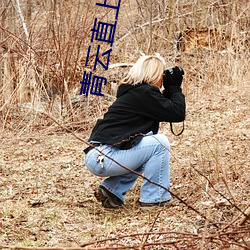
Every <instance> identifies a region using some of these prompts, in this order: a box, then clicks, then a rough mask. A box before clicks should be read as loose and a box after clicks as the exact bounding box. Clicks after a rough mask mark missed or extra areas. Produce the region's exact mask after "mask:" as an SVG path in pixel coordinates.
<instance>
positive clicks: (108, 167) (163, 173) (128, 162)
mask: <svg viewBox="0 0 250 250" xmlns="http://www.w3.org/2000/svg"><path fill="white" fill-rule="evenodd" d="M97 148H98V150H100V151H101V152H102V153H103V154H104V155H107V156H108V157H110V158H112V159H114V160H115V161H116V162H118V163H120V164H121V165H123V166H125V167H127V168H129V169H132V170H134V171H136V172H137V173H140V174H144V176H145V177H146V178H147V179H149V180H150V181H153V182H156V183H158V184H160V185H161V186H163V187H165V188H167V189H169V188H170V168H169V159H170V154H169V148H170V145H169V142H168V139H167V137H166V136H164V135H162V134H156V135H146V136H145V137H143V138H142V140H141V141H140V142H139V143H138V144H137V145H135V146H134V147H132V148H130V149H127V150H120V149H117V148H115V147H110V146H107V145H101V146H99V147H97ZM100 155H101V153H100V152H98V151H97V150H96V149H92V150H91V151H89V152H88V153H87V155H85V164H86V166H87V168H88V169H89V171H90V172H92V173H93V174H94V175H97V176H102V177H108V178H106V179H104V180H103V181H102V183H101V184H100V185H101V186H104V187H106V188H107V189H108V190H109V191H110V192H111V193H113V194H114V195H116V196H117V197H118V198H120V199H121V201H122V202H124V195H125V194H126V192H127V191H128V190H129V189H130V188H131V187H132V186H133V185H134V183H135V181H136V179H137V178H138V175H137V174H134V173H131V172H129V171H128V170H126V169H124V168H122V167H121V166H119V165H118V164H117V163H114V162H113V161H112V160H111V159H109V158H107V157H105V156H104V159H103V164H100V161H98V157H99V156H100ZM168 200H170V194H169V192H167V191H166V190H165V189H163V188H161V187H159V186H156V185H154V184H152V183H150V182H149V181H147V180H144V181H143V183H142V186H141V190H140V202H145V203H157V202H164V201H168Z"/></svg>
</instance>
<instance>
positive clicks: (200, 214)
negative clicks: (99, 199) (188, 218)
mask: <svg viewBox="0 0 250 250" xmlns="http://www.w3.org/2000/svg"><path fill="white" fill-rule="evenodd" d="M41 114H43V115H45V116H47V117H48V118H50V119H51V120H53V121H54V122H55V123H56V124H58V125H59V126H60V127H61V128H63V129H65V130H66V131H68V132H69V133H71V134H72V135H73V136H74V137H75V138H77V139H78V140H80V141H81V142H84V143H85V144H87V145H89V146H91V147H93V145H92V144H91V143H89V142H87V141H86V140H84V139H83V138H81V137H79V136H78V135H76V134H75V133H74V132H73V131H71V130H70V129H69V128H67V127H65V126H63V125H62V124H60V123H59V122H58V121H57V120H56V119H55V118H54V117H52V116H51V115H49V114H48V113H45V112H41ZM154 138H155V139H156V140H157V141H159V140H158V139H157V138H156V137H154ZM163 146H164V145H163ZM165 148H166V147H165ZM95 149H96V150H97V151H98V152H99V153H101V154H102V155H103V156H105V157H107V158H108V159H110V160H111V161H113V162H114V163H116V164H117V165H119V166H120V167H122V168H124V169H126V170H127V171H129V172H131V173H133V174H136V175H138V176H139V177H141V178H142V179H144V180H146V181H148V182H149V183H151V184H153V185H156V186H158V187H160V188H162V189H164V190H166V191H168V192H169V193H170V194H171V195H172V196H174V197H175V198H176V199H178V200H179V201H180V202H181V203H183V204H185V206H187V207H188V208H190V209H191V210H193V211H194V212H196V213H197V214H198V215H199V216H201V217H202V218H203V219H205V220H207V221H209V222H210V223H211V224H214V225H215V226H216V227H218V226H217V225H216V224H215V223H214V222H213V221H210V220H209V219H208V218H207V217H206V216H205V215H204V214H203V213H201V212H199V211H198V210H197V209H196V208H194V207H193V206H191V205H189V204H188V203H187V202H186V201H184V200H183V199H182V198H180V197H179V196H177V195H176V194H175V193H173V192H172V191H170V190H169V189H168V188H166V187H163V186H162V185H160V184H159V183H156V182H154V181H151V180H150V179H148V178H147V177H145V176H143V175H142V174H140V173H138V172H136V171H134V170H132V169H130V168H128V167H126V166H124V165H122V164H120V163H119V162H117V161H116V160H114V159H113V158H111V157H109V156H108V155H106V154H103V152H102V151H100V150H99V149H98V148H95ZM166 149H167V148H166ZM167 150H168V149H167Z"/></svg>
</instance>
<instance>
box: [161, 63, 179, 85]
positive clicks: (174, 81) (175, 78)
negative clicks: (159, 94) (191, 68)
mask: <svg viewBox="0 0 250 250" xmlns="http://www.w3.org/2000/svg"><path fill="white" fill-rule="evenodd" d="M183 75H184V70H183V69H182V68H181V67H178V66H175V67H171V68H167V69H165V70H164V72H163V86H164V87H165V88H167V86H170V85H174V86H181V83H182V78H183Z"/></svg>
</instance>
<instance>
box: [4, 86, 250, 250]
mask: <svg viewBox="0 0 250 250" xmlns="http://www.w3.org/2000/svg"><path fill="white" fill-rule="evenodd" d="M194 88H195V87H194ZM188 91H189V93H188V94H187V119H186V123H185V131H184V133H183V135H181V136H180V137H175V136H173V135H172V134H171V133H170V129H169V124H166V123H163V124H162V125H161V133H164V134H166V135H167V136H168V138H169V141H170V143H171V146H172V147H171V155H172V157H171V191H172V192H173V193H174V195H175V196H176V197H179V198H180V199H181V200H183V201H184V202H185V203H186V204H184V203H183V202H182V201H180V199H178V198H176V197H172V198H173V204H172V206H170V207H167V208H159V209H155V210H153V211H142V210H141V209H140V207H139V206H138V205H137V200H138V198H139V189H140V183H141V181H142V180H141V179H139V180H138V181H137V183H136V185H135V186H134V187H133V188H132V189H131V191H130V192H129V193H128V194H127V196H126V201H125V205H124V206H123V207H122V208H120V209H117V210H110V209H104V208H102V207H101V205H100V204H99V203H98V202H97V201H96V200H95V197H94V195H93V189H94V188H95V187H96V186H97V185H98V184H99V183H100V181H101V178H99V177H96V176H93V175H92V174H91V173H89V172H88V171H87V169H86V167H85V166H84V162H83V152H82V149H83V148H84V147H85V145H83V143H82V142H81V141H79V140H77V139H76V138H75V137H74V136H73V135H72V134H70V133H66V132H62V131H61V132H57V133H56V132H53V131H52V130H51V129H46V128H43V129H40V130H33V131H32V132H31V133H30V132H20V131H14V130H5V131H2V133H1V137H0V152H1V155H0V249H8V247H11V246H12V247H13V246H22V247H57V248H60V247H61V248H66V247H72V248H73V247H74V248H77V247H80V246H82V247H83V248H84V249H118V248H119V249H130V248H133V249H250V223H249V220H246V221H245V222H242V220H243V219H244V216H245V215H244V211H246V209H247V208H248V207H249V205H250V200H249V197H250V193H249V191H250V169H249V162H250V154H249V147H250V146H249V145H250V144H249V138H250V132H249V131H250V130H249V129H250V110H249V100H250V95H249V88H248V86H246V85H242V86H239V85H237V86H227V85H225V86H220V87H218V86H217V87H213V88H212V89H210V90H209V91H203V92H200V91H198V90H194V89H192V90H191V89H189V90H188ZM97 98H101V97H97ZM175 129H180V124H177V125H175ZM89 133H90V131H84V132H77V135H78V136H81V137H82V138H84V139H87V138H88V136H89ZM187 204H188V205H187Z"/></svg>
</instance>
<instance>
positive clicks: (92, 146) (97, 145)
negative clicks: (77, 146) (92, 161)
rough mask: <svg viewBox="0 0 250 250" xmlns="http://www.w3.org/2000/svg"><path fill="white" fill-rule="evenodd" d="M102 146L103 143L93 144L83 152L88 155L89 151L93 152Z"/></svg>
mask: <svg viewBox="0 0 250 250" xmlns="http://www.w3.org/2000/svg"><path fill="white" fill-rule="evenodd" d="M101 144H102V143H91V146H89V147H87V148H85V149H84V150H83V152H84V153H85V154H87V153H88V152H89V151H91V150H92V149H94V148H95V147H99V146H100V145H101Z"/></svg>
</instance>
